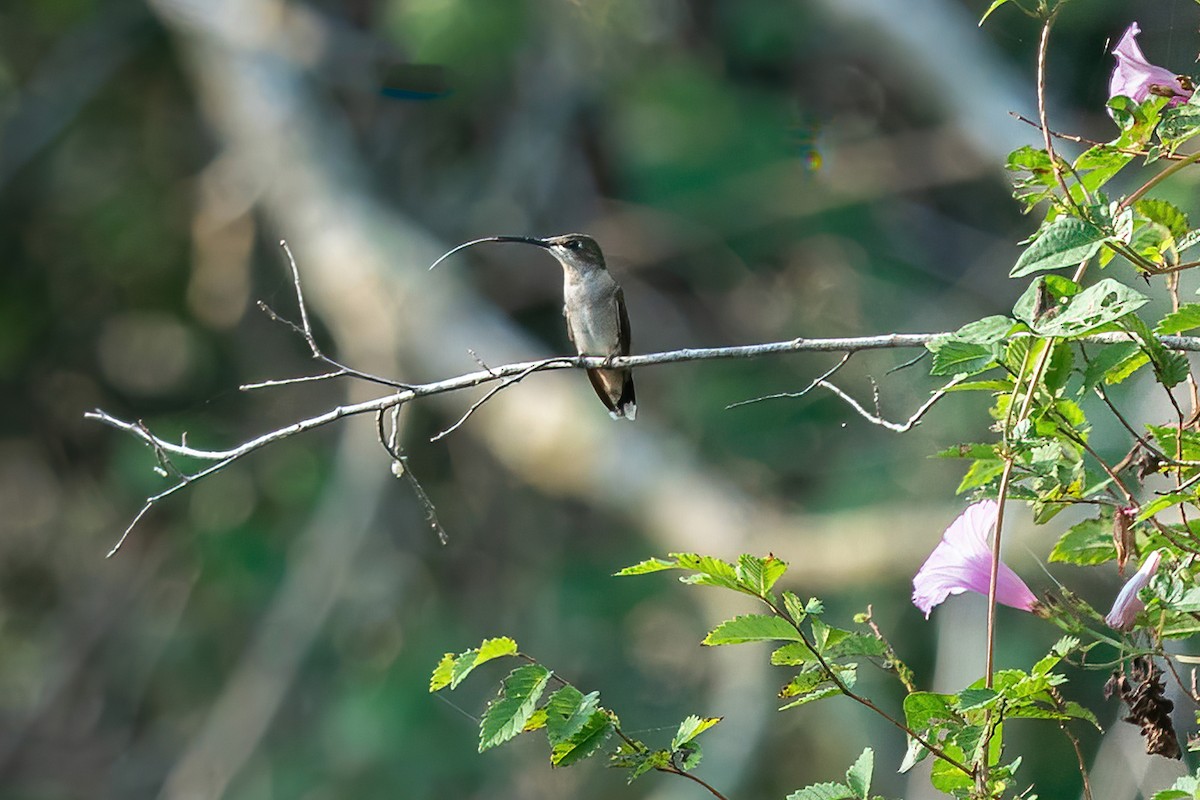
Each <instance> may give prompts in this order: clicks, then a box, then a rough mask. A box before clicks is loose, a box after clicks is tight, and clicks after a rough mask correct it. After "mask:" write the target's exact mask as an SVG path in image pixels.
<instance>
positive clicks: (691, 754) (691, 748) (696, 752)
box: [675, 742, 704, 772]
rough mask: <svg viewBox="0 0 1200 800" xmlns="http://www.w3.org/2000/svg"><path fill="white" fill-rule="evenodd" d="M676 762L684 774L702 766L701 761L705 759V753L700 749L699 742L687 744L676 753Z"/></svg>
mask: <svg viewBox="0 0 1200 800" xmlns="http://www.w3.org/2000/svg"><path fill="white" fill-rule="evenodd" d="M675 753H676V758H675V760H676V761H677V762H678V764H679V768H680V769H682V770H683V771H684V772H690V771H692V770H694V769H695V768H696V767H698V766H700V760H701V759H702V758H704V751H703V750H701V749H700V745H699V743H697V742H687V743H686V744H684V745H682V746H681V747H680V748H679V749H678V750H676V751H675Z"/></svg>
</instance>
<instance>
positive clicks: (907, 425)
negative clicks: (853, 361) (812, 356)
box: [817, 375, 966, 433]
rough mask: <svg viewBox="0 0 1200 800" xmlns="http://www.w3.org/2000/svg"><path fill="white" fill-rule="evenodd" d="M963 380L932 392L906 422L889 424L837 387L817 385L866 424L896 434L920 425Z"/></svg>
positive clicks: (827, 383)
mask: <svg viewBox="0 0 1200 800" xmlns="http://www.w3.org/2000/svg"><path fill="white" fill-rule="evenodd" d="M964 380H966V376H965V375H959V376H957V377H955V378H954V380H952V381H950V382H949V383H947V384H946V385H945V386H943V387H942V388H941V389H938V390H937V391H936V392H934V393H933V394H932V395H930V397H929V399H928V400H926V401H925V402H924V403H922V404H921V407H920V408H918V409H917V410H916V411H915V412H913V415H912V416H911V417H909V418H908V421H906V422H889V421H888V420H886V419H884V418H883V417H881V416H879V415H877V414H872V413H871V412H869V411H867V410H866V409H865V408H863V407H862V405H861V404H859V402H858V401H857V400H855V399H854V398H853V397H851V396H850V395H848V394H846V393H845V392H843V391H842V390H841V389H839V388H838V387H837V386H834V385H833V384H832V383H830V382H829V381H826V380H819V381H817V385H818V386H821V387H824V388H826V389H828V390H829V391H831V392H833V393H834V394H836V395H837V396H838V397H840V398H842V400H844V401H846V403H847V405H849V406H850V407H851V408H853V409H854V410H855V411H857V412H858V415H859V416H860V417H862V418H863V419H865V420H866V421H867V422H870V423H871V424H872V425H878V426H880V427H882V428H887V429H888V430H889V431H895V432H896V433H907V432H908V431H910V430H912V429H913V428H914V427H915V426H916V425H917V424H918V423H920V421H921V417H923V416H925V414H926V412H928V411H929V409H931V408H933V405H934V403H936V402H937V401H938V400H941V399H942V398H943V397H945V396H946V393H947V392H948V391H950V388H951V387H953V386H954V385H955V384H957V383H962V382H963V381H964ZM875 399H876V401H878V399H879V397H878V395H876V396H875Z"/></svg>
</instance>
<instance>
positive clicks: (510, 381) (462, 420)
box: [429, 358, 559, 442]
mask: <svg viewBox="0 0 1200 800" xmlns="http://www.w3.org/2000/svg"><path fill="white" fill-rule="evenodd" d="M558 360H559V359H557V358H548V359H546V360H544V361H538V362H536V363H534V364H532V365H530V367H529V369H527V370H525V371H524V372H519V373H517V374H516V375H514V376H512V377H511V378H505V379H504V381H503V382H501V383H497V384H496V385H495V386H493V387H492V388H490V389H488V391H487V393H485V394H484V395H483V397H481V398H479V399H478V400H476V401H475V402H474V403H472V404H471V407H470V408H468V409H467V411H466V413H465V414H463V415H462V416H461V417H459V418H458V422H455V423H454V424H453V425H451V426H450V427H449V428H446V429H445V430H444V431H442V432H441V433H439V434H437V435H436V436H434V437H432V438H431V439H430V440H429V441H431V442H436V441H437V440H439V439H441V438H442V437H443V436H448V435H449V434H451V433H453V432H454V431H456V430H458V429H459V428H461V427H462V426H463V424H464V423H466V421H467V420H469V419H470V418H471V415H472V414H474V413H475V412H476V411H477V410H479V408H480V406H482V405H483V404H484V403H486V402H487V401H488V400H491V399H492V398H493V397H495V396H496V395H497V394H499V393H500V392H502V391H503V390H505V389H507V388H508V387H509V386H512V385H513V384H514V383H518V382H520V381H521V379H522V378H527V377H529V376H530V375H531V374H533V373H534V372H536V371H537V370H539V369H542V368H544V367H545V366H546V364H547V363H549V362H552V361H558ZM484 368H485V369H486V368H487V365H486V364H485V365H484ZM489 371H490V370H489Z"/></svg>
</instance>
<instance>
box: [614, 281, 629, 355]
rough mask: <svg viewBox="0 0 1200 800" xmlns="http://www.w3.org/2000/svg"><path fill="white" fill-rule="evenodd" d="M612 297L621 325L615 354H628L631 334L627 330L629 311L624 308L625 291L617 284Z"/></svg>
mask: <svg viewBox="0 0 1200 800" xmlns="http://www.w3.org/2000/svg"><path fill="white" fill-rule="evenodd" d="M614 298H615V299H616V303H617V318H618V321H619V323H620V326H621V335H620V338H619V339H618V340H617V355H621V356H627V355H629V348H630V347H631V346H632V344H633V335H632V334H631V333H630V330H629V312H628V311H626V310H625V291H624V290H623V289H622V288H621V287H620V286H618V287H617V291H616V292H615V293H614Z"/></svg>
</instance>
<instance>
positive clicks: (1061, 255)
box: [1009, 217, 1109, 278]
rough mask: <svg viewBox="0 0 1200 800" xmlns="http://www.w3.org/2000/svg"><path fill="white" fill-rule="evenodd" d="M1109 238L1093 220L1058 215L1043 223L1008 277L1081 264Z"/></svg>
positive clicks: (1094, 253)
mask: <svg viewBox="0 0 1200 800" xmlns="http://www.w3.org/2000/svg"><path fill="white" fill-rule="evenodd" d="M1108 238H1109V236H1108V234H1107V233H1105V232H1104V231H1103V230H1101V229H1100V228H1098V227H1097V226H1095V225H1093V224H1092V223H1090V222H1084V221H1083V220H1081V219H1077V218H1075V217H1059V218H1058V219H1056V220H1054V221H1053V222H1051V223H1050V224H1049V225H1046V226H1043V228H1042V231H1041V233H1040V235H1039V236H1038V237H1037V239H1035V240H1034V242H1033V244H1031V245H1029V247H1028V248H1026V250H1025V252H1024V253H1022V254H1021V257H1020V258H1018V259H1017V263H1016V266H1014V267H1013V268H1012V271H1011V272H1010V273H1009V277H1012V278H1019V277H1021V276H1023V275H1032V274H1033V273H1035V272H1046V271H1047V270H1054V269H1062V268H1063V267H1075V266H1078V265H1079V264H1080V263H1082V262H1083V261H1085V260H1087V259H1089V258H1091V257H1092V256H1094V255H1096V253H1097V252H1098V251H1099V250H1100V248H1101V246H1103V244H1104V242H1105V241H1107V240H1108Z"/></svg>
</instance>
